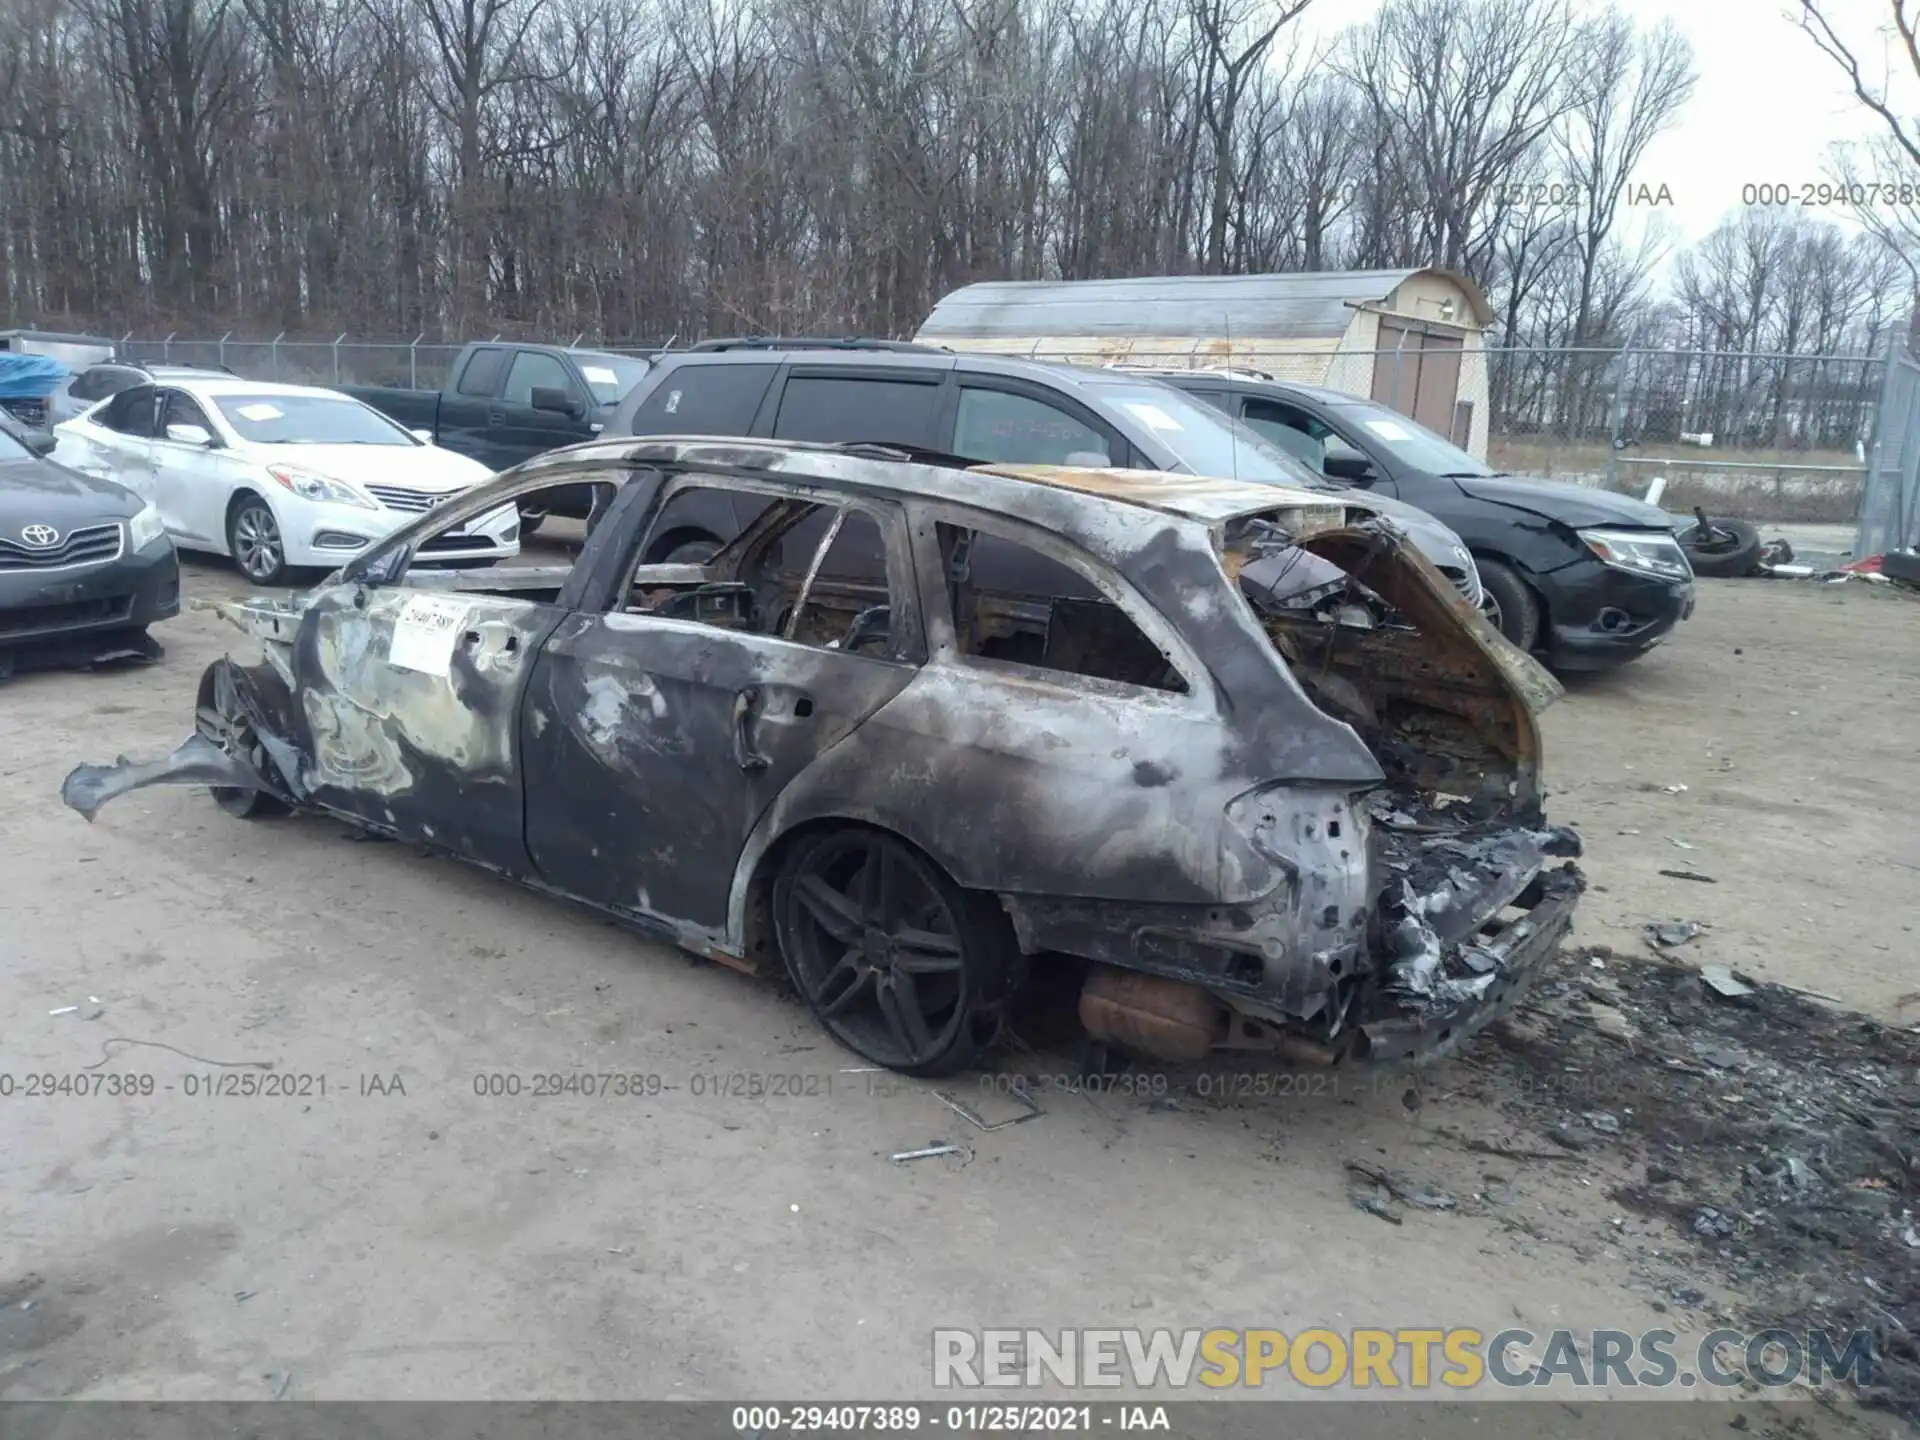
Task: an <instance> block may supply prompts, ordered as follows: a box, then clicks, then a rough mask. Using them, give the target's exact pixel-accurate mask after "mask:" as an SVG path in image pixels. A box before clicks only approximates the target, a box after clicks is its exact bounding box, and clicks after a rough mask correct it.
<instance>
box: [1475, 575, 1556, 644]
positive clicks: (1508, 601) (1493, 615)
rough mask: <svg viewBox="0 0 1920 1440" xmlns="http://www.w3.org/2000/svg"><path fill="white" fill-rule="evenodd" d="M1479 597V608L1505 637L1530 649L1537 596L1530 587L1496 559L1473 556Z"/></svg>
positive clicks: (1534, 638) (1537, 632) (1536, 636)
mask: <svg viewBox="0 0 1920 1440" xmlns="http://www.w3.org/2000/svg"><path fill="white" fill-rule="evenodd" d="M1475 563H1477V564H1478V565H1479V567H1480V589H1481V592H1482V598H1481V601H1480V611H1481V613H1482V614H1484V615H1485V616H1486V617H1487V619H1488V620H1490V621H1492V622H1493V626H1494V628H1495V629H1497V630H1498V631H1499V632H1500V633H1501V634H1502V635H1504V636H1506V637H1507V639H1508V641H1509V642H1511V643H1512V644H1513V645H1514V646H1516V647H1517V648H1519V649H1521V650H1532V649H1533V647H1534V643H1535V642H1536V641H1538V640H1539V638H1540V597H1539V596H1538V595H1535V594H1534V593H1533V587H1532V586H1531V585H1529V584H1527V582H1526V581H1524V580H1522V579H1521V578H1520V577H1519V576H1518V575H1516V574H1515V573H1514V572H1513V569H1512V567H1510V566H1507V565H1503V564H1501V563H1500V561H1498V560H1477V561H1476V562H1475Z"/></svg>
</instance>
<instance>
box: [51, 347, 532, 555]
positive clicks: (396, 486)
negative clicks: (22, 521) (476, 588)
mask: <svg viewBox="0 0 1920 1440" xmlns="http://www.w3.org/2000/svg"><path fill="white" fill-rule="evenodd" d="M54 433H55V435H57V436H58V437H59V445H58V447H57V448H56V449H55V451H54V454H53V458H54V459H55V460H57V461H59V462H60V463H61V464H62V465H65V466H67V467H69V468H70V469H74V470H79V471H82V472H84V473H85V474H89V475H96V476H100V477H103V478H105V479H109V480H114V481H117V482H118V483H119V484H121V485H124V486H126V487H127V488H128V489H129V490H132V491H133V492H135V493H136V494H138V495H140V496H142V497H143V498H145V499H147V500H151V501H152V502H153V504H154V505H155V507H156V508H158V510H159V511H160V519H161V523H162V524H164V525H165V526H166V528H167V532H168V533H169V534H170V535H172V536H173V538H174V541H175V543H177V544H178V545H180V546H181V547H182V548H184V549H188V550H206V551H211V552H213V553H215V554H219V555H231V556H232V557H233V561H234V564H236V565H237V566H239V568H240V571H241V573H242V574H244V575H245V576H246V577H247V578H248V579H249V580H251V581H253V582H254V583H255V584H257V585H275V584H280V583H282V582H283V581H285V580H286V579H287V578H288V572H289V571H291V570H293V569H295V568H298V567H306V566H312V567H317V568H323V569H327V570H332V569H334V568H336V567H337V566H339V565H342V564H344V563H345V562H346V561H348V560H350V559H352V558H353V557H354V556H355V555H357V554H358V553H359V552H360V551H362V550H364V549H366V548H367V547H368V546H369V545H371V544H373V543H374V542H375V541H376V540H379V539H381V538H382V537H383V536H385V535H387V534H388V533H390V532H391V531H393V530H395V529H397V528H398V527H399V526H401V525H403V524H405V523H406V522H407V521H408V520H410V519H412V518H413V517H414V516H416V515H418V514H420V513H421V512H422V511H425V510H429V509H431V508H433V507H434V506H435V505H437V504H439V503H440V502H441V501H442V500H444V499H446V498H447V497H448V496H449V495H455V494H458V493H459V492H461V491H463V490H468V489H471V488H472V487H473V486H475V485H479V484H481V483H483V482H485V481H487V480H490V479H492V478H493V472H492V471H490V470H488V469H487V467H486V466H484V465H482V464H480V463H479V462H478V461H475V460H469V459H467V458H466V457H465V456H464V455H456V454H454V453H453V452H452V451H451V450H442V449H440V448H439V447H438V446H436V445H431V444H428V443H427V442H425V441H423V440H421V439H420V438H419V437H418V436H416V435H415V434H413V432H411V431H409V430H404V429H402V428H401V427H400V426H398V425H396V424H395V423H394V422H393V421H391V420H389V419H388V418H387V417H386V416H384V415H382V414H381V413H380V412H379V411H377V410H374V409H372V408H371V407H369V406H366V405H363V404H361V403H360V402H359V401H358V400H354V399H350V398H349V397H347V396H345V395H341V394H339V393H337V392H336V391H332V390H321V389H316V388H314V387H312V386H307V385H269V384H263V383H259V382H255V381H249V380H236V379H231V378H228V377H227V376H224V375H220V376H208V377H206V378H204V379H201V378H193V379H186V378H172V377H169V378H168V379H166V380H164V381H161V382H159V383H156V384H151V385H135V386H133V387H132V388H131V389H127V390H122V391H121V392H120V393H119V394H117V395H115V396H113V398H111V399H109V400H105V401H102V402H101V403H100V404H98V405H96V406H94V407H93V408H92V409H90V410H88V411H87V413H86V414H84V415H81V416H80V417H78V418H77V419H73V420H68V421H66V422H65V423H63V424H61V425H58V426H56V427H55V429H54ZM519 553H520V517H519V516H518V514H516V513H515V511H514V509H513V507H512V506H511V505H504V506H502V507H501V508H500V509H498V510H494V511H490V512H488V513H487V514H485V515H483V516H481V517H480V518H479V519H477V520H474V521H472V522H470V523H469V524H467V525H466V526H464V527H462V528H461V529H460V530H457V531H454V532H452V533H450V534H446V535H441V536H438V537H436V538H434V539H432V540H429V541H427V542H426V544H425V545H424V546H423V548H422V555H423V558H429V557H430V558H431V559H433V560H434V561H443V562H457V563H461V564H466V565H475V564H489V563H491V562H492V561H495V560H500V559H505V558H507V557H509V556H512V555H517V554H519Z"/></svg>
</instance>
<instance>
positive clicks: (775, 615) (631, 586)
mask: <svg viewBox="0 0 1920 1440" xmlns="http://www.w3.org/2000/svg"><path fill="white" fill-rule="evenodd" d="M770 501H771V503H769V502H770ZM733 502H739V504H740V505H741V507H742V508H743V509H745V508H746V507H748V506H758V507H760V513H759V515H758V516H757V518H755V519H754V520H753V521H752V523H751V524H749V525H748V526H747V527H746V528H745V529H743V530H742V531H741V532H740V533H739V534H738V535H737V536H736V537H735V538H734V539H733V540H732V541H731V542H729V543H728V544H726V545H725V546H723V547H721V548H720V549H719V551H718V553H716V554H714V555H713V556H712V557H711V558H710V559H708V560H705V561H703V562H700V563H690V564H674V563H655V564H646V563H643V562H642V561H640V560H639V559H638V558H636V559H635V560H634V561H633V562H632V563H631V565H630V567H629V571H628V579H627V582H626V583H625V584H624V585H623V586H621V587H619V588H618V589H617V590H616V592H615V595H616V608H617V609H618V610H619V611H620V612H622V613H624V614H629V615H656V616H660V617H662V618H666V619H676V620H690V621H694V622H695V623H698V624H703V625H712V626H714V627H715V628H717V629H723V630H732V631H737V632H744V633H747V634H755V635H766V636H771V637H775V638H778V639H781V640H787V641H790V642H792V643H794V644H798V645H806V646H810V647H813V648H816V649H829V650H845V651H849V652H857V653H860V654H863V655H869V656H874V657H877V658H883V659H897V658H903V646H902V642H901V637H900V636H899V635H898V634H897V633H896V631H897V628H898V627H897V626H896V625H895V623H894V617H895V615H896V613H897V612H898V610H899V606H898V605H897V603H896V597H895V596H894V595H893V593H892V587H891V584H890V583H889V580H888V578H887V574H886V570H887V561H886V537H885V533H884V530H883V528H882V525H881V522H880V520H879V519H878V518H876V516H875V515H874V514H872V513H870V512H869V511H867V510H865V509H862V508H859V507H855V506H848V505H829V504H824V503H820V502H815V501H809V500H802V499H797V498H787V499H780V498H775V497H771V496H768V495H766V494H764V493H760V492H749V491H745V490H740V491H735V490H733V489H732V488H730V487H722V486H713V485H700V486H683V487H681V488H680V489H678V490H676V491H675V492H674V493H673V494H672V495H671V496H670V497H669V498H668V500H667V503H666V505H665V506H663V507H662V516H663V517H667V516H673V515H675V514H678V515H680V516H685V515H687V514H689V513H694V512H696V511H697V510H698V509H699V508H700V507H701V506H702V505H704V506H706V507H707V508H711V507H712V506H713V505H715V504H729V503H733ZM663 523H665V522H664V521H663V520H656V521H655V523H654V525H653V526H652V527H651V530H652V535H654V536H657V535H658V534H659V533H661V530H662V525H663ZM668 533H676V532H674V531H672V530H671V528H670V527H669V530H668ZM655 543H656V542H655V540H654V539H653V538H651V537H650V538H649V541H648V542H647V545H644V546H642V547H639V548H640V553H641V554H645V553H647V552H648V550H649V548H650V547H655Z"/></svg>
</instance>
